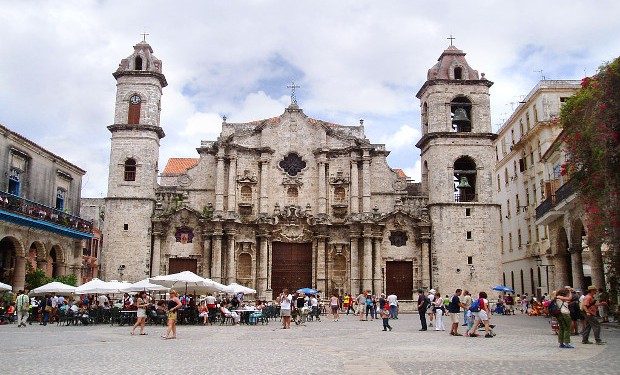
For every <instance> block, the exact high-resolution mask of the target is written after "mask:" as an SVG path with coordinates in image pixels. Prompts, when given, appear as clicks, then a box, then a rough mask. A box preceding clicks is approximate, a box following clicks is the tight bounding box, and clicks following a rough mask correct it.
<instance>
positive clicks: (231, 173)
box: [228, 154, 237, 212]
mask: <svg viewBox="0 0 620 375" xmlns="http://www.w3.org/2000/svg"><path fill="white" fill-rule="evenodd" d="M236 178H237V155H236V154H233V155H231V156H230V165H229V167H228V211H229V212H234V211H235V210H236V207H235V206H236V205H237V200H236V192H237V182H236Z"/></svg>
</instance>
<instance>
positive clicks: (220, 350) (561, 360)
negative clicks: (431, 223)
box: [0, 314, 620, 374]
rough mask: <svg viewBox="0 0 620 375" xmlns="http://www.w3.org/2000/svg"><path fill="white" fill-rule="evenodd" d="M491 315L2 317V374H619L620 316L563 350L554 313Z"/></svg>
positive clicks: (0, 330)
mask: <svg viewBox="0 0 620 375" xmlns="http://www.w3.org/2000/svg"><path fill="white" fill-rule="evenodd" d="M444 319H445V324H446V326H448V329H449V319H448V318H444ZM491 322H492V323H493V324H496V325H497V326H496V328H495V333H496V334H497V336H496V337H494V338H492V339H485V338H484V337H482V336H481V337H478V338H467V337H452V336H449V335H448V333H447V332H437V331H434V327H429V331H426V332H420V331H418V330H419V328H420V323H419V319H418V316H417V315H415V314H407V315H405V314H401V316H400V317H399V319H398V320H392V321H391V322H390V324H391V325H392V327H393V328H394V330H393V331H391V332H390V331H388V332H383V331H382V325H381V320H380V319H379V320H375V321H359V320H358V318H356V317H353V316H341V318H340V320H339V321H338V322H334V321H332V320H331V319H328V318H327V317H323V320H322V321H321V322H308V323H307V324H306V326H295V325H293V327H292V329H290V330H282V329H281V328H280V327H281V326H280V323H279V322H278V321H277V320H276V321H273V320H272V321H271V322H269V324H268V325H260V324H259V325H258V326H245V325H241V326H237V327H232V326H220V325H214V326H202V325H200V326H198V325H197V326H179V328H178V333H177V335H178V338H177V339H176V340H162V339H161V338H160V335H161V334H162V333H163V332H164V328H163V327H162V326H147V329H146V332H148V335H147V336H138V335H136V336H131V335H130V334H129V327H127V326H122V327H119V326H116V325H115V326H112V327H111V326H109V325H96V326H68V327H67V326H60V327H59V326H56V324H51V325H48V326H47V327H43V326H40V325H38V324H36V325H35V324H33V325H30V326H28V327H26V328H17V326H16V325H14V324H12V325H5V326H0V345H1V346H2V348H3V349H2V373H5V374H6V373H37V374H60V373H63V374H77V373H79V374H119V373H125V374H136V373H162V374H172V373H177V374H214V373H226V374H242V373H253V374H284V373H295V374H369V373H373V374H376V373H382V374H471V373H481V372H484V373H487V374H497V373H510V374H537V373H543V372H549V371H550V372H553V373H571V374H585V373H588V374H612V373H618V369H619V368H620V356H619V355H618V354H619V352H618V345H619V344H620V329H618V328H617V325H615V326H611V325H610V324H604V325H603V329H602V333H601V335H602V338H603V340H605V341H607V345H604V346H598V345H582V344H581V343H580V342H581V338H580V337H573V338H572V339H573V344H574V346H575V349H560V348H558V345H557V343H556V342H557V341H556V336H555V335H553V333H552V332H551V329H550V326H549V323H548V320H547V319H545V318H541V317H528V316H523V315H516V316H494V317H493V318H492V320H491ZM463 328H465V327H460V329H459V330H460V332H461V333H463V332H464V330H463ZM591 339H592V337H591ZM140 369H144V370H143V371H141V370H140Z"/></svg>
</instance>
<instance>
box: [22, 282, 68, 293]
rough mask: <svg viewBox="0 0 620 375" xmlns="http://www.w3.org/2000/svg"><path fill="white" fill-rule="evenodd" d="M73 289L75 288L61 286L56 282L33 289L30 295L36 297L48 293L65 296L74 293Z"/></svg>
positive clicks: (65, 285) (61, 284)
mask: <svg viewBox="0 0 620 375" xmlns="http://www.w3.org/2000/svg"><path fill="white" fill-rule="evenodd" d="M75 289H76V287H74V286H71V285H67V284H63V283H61V282H58V281H52V282H51V283H48V284H45V285H42V286H40V287H38V288H34V289H33V290H32V292H31V293H30V294H32V295H37V296H40V295H45V294H48V293H56V294H62V295H67V294H71V293H73V292H75Z"/></svg>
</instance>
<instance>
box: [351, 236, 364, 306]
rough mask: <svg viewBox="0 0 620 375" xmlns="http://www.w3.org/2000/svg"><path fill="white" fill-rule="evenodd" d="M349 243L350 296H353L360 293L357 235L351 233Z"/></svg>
mask: <svg viewBox="0 0 620 375" xmlns="http://www.w3.org/2000/svg"><path fill="white" fill-rule="evenodd" d="M349 239H350V241H351V246H350V248H351V254H350V259H351V280H350V282H351V290H350V292H351V294H353V295H355V294H357V293H359V292H360V289H361V286H360V263H359V247H358V243H359V234H358V233H355V232H351V233H350V235H349Z"/></svg>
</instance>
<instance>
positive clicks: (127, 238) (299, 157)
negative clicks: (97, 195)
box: [102, 42, 500, 300]
mask: <svg viewBox="0 0 620 375" xmlns="http://www.w3.org/2000/svg"><path fill="white" fill-rule="evenodd" d="M152 53H153V51H152V49H151V47H150V45H149V44H148V43H146V42H140V43H138V44H137V45H136V46H134V52H133V54H132V55H131V56H129V57H128V58H126V59H123V60H122V61H121V64H120V66H119V68H118V70H117V71H116V72H115V73H114V77H115V78H116V79H117V97H116V109H115V120H114V124H113V125H110V126H109V127H108V129H109V130H110V132H111V133H112V141H111V157H110V170H109V173H110V175H109V185H108V195H107V197H106V198H105V215H106V218H105V219H106V220H105V223H104V231H103V238H104V239H105V242H104V246H103V251H102V253H103V261H102V266H103V267H102V272H103V277H104V278H108V279H110V278H119V276H120V274H121V272H122V273H123V274H124V276H125V279H128V280H130V281H137V280H139V279H142V278H144V277H146V276H149V275H156V274H166V273H173V272H178V271H182V270H191V271H194V272H196V273H198V274H200V275H202V276H204V277H209V278H211V279H213V280H215V281H218V282H223V283H231V282H240V283H242V284H244V285H248V286H250V287H252V288H255V289H257V290H258V296H259V297H261V298H271V297H272V295H273V294H277V293H279V292H280V291H281V289H282V288H285V287H287V288H289V289H297V288H301V287H308V286H310V287H314V288H317V289H319V290H322V291H324V292H325V293H331V292H334V293H338V294H343V293H345V292H352V293H357V292H359V291H360V290H362V289H364V290H372V291H374V292H377V293H378V292H380V291H387V292H394V293H396V294H397V295H398V296H399V299H401V300H410V299H412V298H413V291H414V290H415V289H418V288H430V287H431V286H432V287H434V288H435V289H441V290H442V291H445V293H451V292H453V290H454V289H455V288H456V287H463V286H469V287H470V288H471V289H472V290H482V289H486V288H488V287H489V285H493V284H495V283H497V282H499V280H500V276H499V275H500V274H499V270H500V262H499V248H498V247H493V246H489V244H493V243H497V238H498V237H499V221H498V220H497V218H498V216H499V214H498V212H499V208H498V205H497V204H496V203H495V201H494V195H493V194H494V193H493V190H492V188H491V180H492V165H493V148H492V145H491V142H492V140H493V138H494V137H495V135H494V134H492V133H491V125H490V115H489V96H488V88H489V87H490V86H491V84H492V83H491V82H489V81H487V80H486V79H484V77H483V78H482V79H480V78H479V77H478V73H477V72H476V71H475V70H473V69H471V67H469V65H468V64H467V62H466V61H465V59H464V55H465V54H464V53H463V52H462V51H460V50H458V49H456V48H455V47H452V46H451V47H450V48H448V49H447V50H446V51H444V53H443V54H442V55H441V57H440V62H439V63H438V64H437V66H435V67H434V68H432V69H431V70H430V71H429V76H428V80H427V82H426V83H425V84H424V86H423V87H422V88H421V89H420V92H419V95H418V97H419V98H420V99H421V100H422V106H423V108H424V113H423V119H424V121H425V124H426V125H425V128H424V137H423V138H422V140H420V142H419V143H418V147H420V148H421V149H422V158H423V161H424V165H425V172H424V175H423V181H422V183H413V182H411V181H408V180H407V178H406V176H404V174H403V173H402V170H398V169H391V168H390V167H389V166H388V164H387V161H386V157H387V155H388V154H389V151H387V150H386V149H385V146H384V145H382V144H372V143H370V142H369V141H368V139H366V136H365V133H364V126H363V121H360V125H359V126H344V125H339V124H335V123H332V122H327V121H323V120H317V119H313V118H310V117H308V116H307V115H306V114H305V113H304V112H303V111H302V110H301V109H300V108H299V106H298V105H297V103H296V100H295V99H294V96H293V95H292V97H291V104H290V105H289V106H288V107H287V108H286V109H285V110H284V113H282V114H281V115H279V116H276V117H273V118H269V119H264V120H259V121H253V122H248V123H229V122H227V121H226V118H224V121H223V123H222V132H221V134H220V136H219V138H218V139H217V140H215V141H202V142H201V143H200V145H199V147H198V148H197V151H198V155H197V157H196V158H172V159H170V160H168V162H167V164H166V166H165V168H164V170H163V173H162V174H161V176H160V181H159V184H158V183H157V177H158V176H157V172H158V151H159V142H160V139H161V138H163V137H164V135H165V134H164V131H163V129H162V128H161V127H160V124H159V118H160V98H161V94H162V89H163V88H164V87H165V86H166V84H167V82H166V79H165V77H164V75H163V74H162V70H161V67H162V63H161V61H160V60H158V59H156V58H155V57H154V56H153V54H152ZM446 102H448V103H449V102H453V103H454V106H453V107H452V110H455V109H457V108H461V109H463V110H464V111H465V112H466V116H468V118H469V119H472V120H471V122H470V124H469V128H468V126H467V125H465V124H464V123H462V122H458V121H457V122H454V121H452V120H451V116H450V111H446V110H445V108H446V106H445V103H446ZM448 108H450V107H448ZM457 123H458V126H457V129H456V130H455V129H453V128H452V125H453V124H457ZM455 177H458V178H460V177H467V178H468V181H469V188H466V187H465V186H462V187H461V195H456V196H455V194H454V188H455V185H454V183H453V179H454V178H455Z"/></svg>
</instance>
